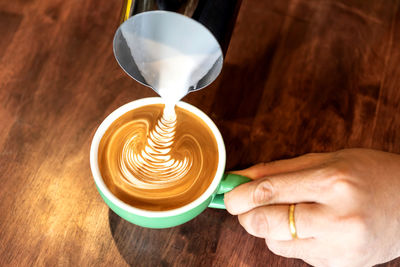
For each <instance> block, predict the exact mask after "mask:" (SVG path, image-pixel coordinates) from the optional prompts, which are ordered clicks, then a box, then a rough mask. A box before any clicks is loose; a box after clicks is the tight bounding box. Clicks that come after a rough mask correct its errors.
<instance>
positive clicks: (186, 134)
mask: <svg viewBox="0 0 400 267" xmlns="http://www.w3.org/2000/svg"><path fill="white" fill-rule="evenodd" d="M163 110H164V105H162V104H156V105H147V106H143V107H140V108H137V109H134V110H132V111H129V112H127V113H125V114H124V115H122V116H121V117H119V118H118V119H117V120H116V121H114V122H113V123H112V124H111V125H110V127H109V128H108V129H107V131H106V132H105V134H104V136H103V138H102V139H101V141H100V145H99V150H98V152H99V153H98V162H99V169H100V172H101V175H102V177H103V180H104V182H105V184H106V185H107V187H108V188H109V189H110V191H111V192H112V193H113V194H114V195H115V196H116V197H118V198H119V199H120V200H122V201H124V202H125V203H127V204H130V205H132V206H134V207H137V208H141V209H145V210H170V209H175V208H179V207H181V206H184V205H186V204H188V203H190V202H192V201H194V200H195V199H196V198H198V197H199V196H200V195H201V194H202V193H204V191H205V190H206V189H207V188H208V186H209V185H210V184H211V181H212V180H213V178H214V176H215V173H216V170H217V167H218V146H217V142H216V140H215V137H214V135H213V133H212V131H211V130H210V129H209V128H208V126H207V125H206V124H205V123H204V122H203V121H202V120H201V119H200V118H198V117H197V116H196V115H194V114H192V113H190V112H189V111H186V110H184V109H182V108H180V107H175V112H176V114H174V116H171V115H169V116H166V115H165V114H164V113H163Z"/></svg>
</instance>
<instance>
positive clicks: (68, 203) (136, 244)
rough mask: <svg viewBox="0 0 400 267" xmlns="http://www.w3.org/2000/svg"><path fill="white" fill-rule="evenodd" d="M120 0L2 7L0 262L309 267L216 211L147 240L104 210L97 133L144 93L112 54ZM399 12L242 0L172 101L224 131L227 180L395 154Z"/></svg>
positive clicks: (46, 0) (296, 0)
mask: <svg viewBox="0 0 400 267" xmlns="http://www.w3.org/2000/svg"><path fill="white" fill-rule="evenodd" d="M121 3H122V1H116V0H115V1H110V0H86V1H78V0H68V1H61V0H51V1H50V0H41V1H33V0H13V1H1V2H0V266H29V265H35V266H56V265H59V266H126V265H131V266H305V264H304V263H303V262H302V261H300V260H293V259H285V258H282V257H278V256H275V255H273V254H272V253H270V252H269V251H268V249H267V247H266V246H265V243H264V241H263V240H262V239H257V238H255V237H252V236H250V235H248V234H247V233H246V232H245V231H244V230H243V229H242V228H241V227H240V225H239V223H238V221H237V218H236V217H234V216H231V215H229V214H228V213H227V212H225V211H222V210H213V209H207V210H206V211H205V212H203V213H202V214H201V215H199V216H198V217H197V218H195V219H194V220H192V221H190V222H188V223H186V224H184V225H182V226H179V227H175V228H171V229H164V230H150V229H143V228H140V227H137V226H134V225H131V224H129V223H127V222H126V221H124V220H122V219H120V218H119V217H118V216H117V215H115V214H114V213H113V212H112V211H110V210H109V209H108V208H107V206H106V205H105V204H104V202H103V201H102V199H101V198H100V196H99V194H98V193H97V191H96V188H95V185H94V182H93V179H92V177H91V173H90V169H89V146H90V142H91V138H92V136H93V134H94V131H95V130H96V128H97V126H98V125H99V124H100V122H101V121H102V120H103V119H104V118H105V116H106V115H107V114H109V113H110V112H111V111H112V110H114V109H115V108H117V107H119V106H121V105H122V104H125V103H127V102H130V101H132V100H135V99H138V98H143V97H147V96H155V93H153V92H152V91H151V90H150V89H148V88H146V87H143V86H141V85H139V84H137V83H136V82H134V81H133V80H131V79H130V78H129V77H128V76H127V75H125V74H124V73H123V71H122V70H121V69H120V68H119V67H118V65H117V63H116V61H115V59H114V56H113V54H112V38H113V34H114V31H115V30H116V27H117V25H118V22H119V11H120V8H121ZM399 12H400V9H399V1H372V0H371V1H366V0H360V1H347V0H346V1H345V0H342V1H316V0H311V1H310V0H304V1H300V0H288V1H282V0H273V1H254V0H244V1H243V4H242V7H241V10H240V13H239V17H238V21H237V24H236V27H235V30H234V34H233V38H232V40H231V45H230V48H229V50H228V54H227V57H226V61H225V65H224V68H223V71H222V73H221V75H220V77H219V78H218V79H217V80H216V81H215V82H214V84H213V85H212V86H210V87H209V88H206V89H204V90H202V91H199V92H195V93H192V94H190V95H188V96H187V97H186V98H185V99H184V100H185V101H187V102H189V103H192V104H194V105H195V106H197V107H199V108H200V109H202V110H203V111H205V112H206V113H207V114H209V116H210V117H211V118H212V119H213V120H214V121H215V122H216V124H217V125H218V127H219V128H220V130H221V132H222V135H223V137H224V139H225V142H226V147H227V169H228V170H233V169H239V168H243V167H247V166H250V165H252V164H255V163H258V162H262V161H271V160H276V159H282V158H288V157H293V156H297V155H301V154H304V153H307V152H324V151H334V150H337V149H341V148H348V147H369V148H376V149H381V150H385V151H391V152H397V153H399V152H400V105H399V103H400V88H399V87H400V45H399V44H400V13H399ZM282 227H287V226H286V225H282ZM399 265H400V260H397V261H393V262H391V263H389V264H387V265H386V266H399Z"/></svg>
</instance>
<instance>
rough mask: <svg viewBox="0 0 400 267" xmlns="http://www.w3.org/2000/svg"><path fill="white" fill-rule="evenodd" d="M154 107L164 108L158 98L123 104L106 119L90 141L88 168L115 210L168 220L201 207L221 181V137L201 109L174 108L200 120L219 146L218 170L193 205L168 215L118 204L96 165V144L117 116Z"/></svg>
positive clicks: (170, 212)
mask: <svg viewBox="0 0 400 267" xmlns="http://www.w3.org/2000/svg"><path fill="white" fill-rule="evenodd" d="M152 104H153V105H154V104H163V101H162V99H161V98H159V97H151V98H143V99H139V100H135V101H132V102H130V103H128V104H125V105H123V106H121V107H119V108H118V109H116V110H114V111H113V112H112V113H111V114H110V115H108V116H107V118H105V120H104V121H103V122H102V123H101V124H100V126H99V128H98V129H97V130H96V133H95V134H94V137H93V140H92V145H91V147H90V168H91V170H92V175H93V178H94V181H95V183H96V185H97V187H98V188H99V190H100V191H101V192H102V193H103V194H104V195H105V196H106V197H107V198H108V199H109V200H110V201H111V202H113V203H114V204H115V205H116V206H118V207H120V208H122V209H124V210H125V211H127V212H129V213H132V214H136V215H140V216H145V217H169V216H174V215H178V214H182V213H185V212H187V211H189V210H191V209H193V208H195V207H197V206H198V205H200V204H201V203H203V202H204V201H205V200H206V199H207V198H209V197H210V196H211V195H212V194H213V193H214V192H215V190H216V189H217V187H218V184H219V182H220V180H221V178H222V175H223V173H224V170H225V161H226V154H225V145H224V141H223V139H222V136H221V133H220V132H219V130H218V128H217V126H215V124H214V122H213V121H212V120H211V119H210V118H209V117H208V116H207V115H206V114H205V113H204V112H202V111H201V110H200V109H198V108H196V107H194V106H192V105H190V104H188V103H185V102H182V101H181V102H179V103H178V104H177V106H178V107H180V108H183V109H185V110H188V111H190V112H191V113H193V114H194V115H196V116H198V117H199V118H200V119H201V120H203V121H204V122H205V123H206V124H207V125H208V127H209V128H210V129H211V131H212V132H213V134H214V137H215V139H216V141H217V145H218V167H217V171H216V173H215V177H214V179H213V181H212V182H211V184H210V186H209V187H208V188H207V189H206V191H205V192H204V193H203V194H202V195H201V196H200V197H198V198H197V199H196V200H194V201H192V202H191V203H189V204H187V205H185V206H182V207H179V208H177V209H173V210H167V211H151V210H144V209H139V208H135V207H133V206H131V205H129V204H126V203H125V202H123V201H121V200H120V199H118V198H117V197H116V196H114V195H113V194H112V193H111V191H110V190H109V189H108V188H107V186H106V185H105V183H104V181H103V178H102V177H101V173H100V170H99V165H98V149H99V143H100V141H101V138H102V137H103V135H104V133H105V132H106V131H107V129H108V127H109V126H110V125H111V124H112V123H113V122H114V121H115V120H116V119H118V118H119V117H120V116H122V115H123V114H125V113H126V112H128V111H130V110H133V109H136V108H139V107H142V106H147V105H152Z"/></svg>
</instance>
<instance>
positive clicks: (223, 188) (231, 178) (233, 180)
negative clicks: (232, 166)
mask: <svg viewBox="0 0 400 267" xmlns="http://www.w3.org/2000/svg"><path fill="white" fill-rule="evenodd" d="M249 181H251V179H250V178H247V177H245V176H241V175H237V174H232V173H225V174H224V176H223V177H222V180H221V183H220V184H219V188H218V191H217V194H216V195H215V197H214V198H213V200H212V201H211V203H210V205H208V207H210V208H215V209H225V203H224V194H225V193H228V192H229V191H231V190H232V189H233V188H235V187H236V186H239V185H241V184H244V183H247V182H249Z"/></svg>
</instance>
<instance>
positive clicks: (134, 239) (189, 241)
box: [108, 209, 229, 266]
mask: <svg viewBox="0 0 400 267" xmlns="http://www.w3.org/2000/svg"><path fill="white" fill-rule="evenodd" d="M227 216H229V214H227V213H226V212H225V211H221V210H212V209H207V210H205V211H204V212H203V213H202V214H200V215H199V216H197V217H196V218H195V219H193V220H191V221H189V222H187V223H185V224H183V225H180V226H177V227H173V228H168V229H148V228H143V227H139V226H136V225H133V224H131V223H129V222H127V221H125V220H124V219H122V218H120V217H119V216H118V215H117V214H115V213H114V212H113V211H112V210H111V209H109V212H108V218H109V224H110V230H111V234H112V237H113V239H114V241H115V244H116V246H117V248H118V251H119V253H120V254H121V256H122V257H123V258H124V259H125V261H126V262H127V263H128V264H129V265H130V266H171V265H179V266H181V265H185V266H198V265H205V266H209V265H211V264H212V262H213V259H214V257H215V252H216V250H217V245H218V240H219V238H220V234H221V227H222V224H223V223H224V221H225V219H226V218H227Z"/></svg>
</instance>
